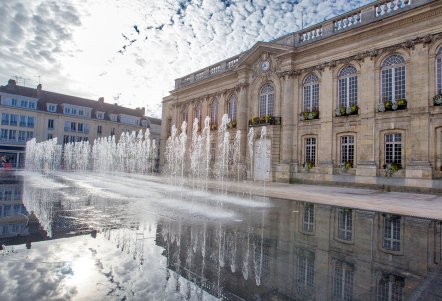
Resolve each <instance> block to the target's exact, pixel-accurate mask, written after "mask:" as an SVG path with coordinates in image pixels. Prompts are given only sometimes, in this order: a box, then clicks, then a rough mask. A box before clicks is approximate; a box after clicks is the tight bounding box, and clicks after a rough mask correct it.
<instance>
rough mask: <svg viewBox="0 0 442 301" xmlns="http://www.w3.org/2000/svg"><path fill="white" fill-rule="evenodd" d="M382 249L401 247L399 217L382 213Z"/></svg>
mask: <svg viewBox="0 0 442 301" xmlns="http://www.w3.org/2000/svg"><path fill="white" fill-rule="evenodd" d="M382 246H383V247H384V249H387V250H392V251H399V250H400V249H401V217H400V216H398V215H389V214H385V215H384V240H383V244H382Z"/></svg>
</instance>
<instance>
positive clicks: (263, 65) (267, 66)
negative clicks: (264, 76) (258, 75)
mask: <svg viewBox="0 0 442 301" xmlns="http://www.w3.org/2000/svg"><path fill="white" fill-rule="evenodd" d="M269 69H270V62H269V61H267V60H265V61H262V62H261V70H262V71H264V72H267V71H269Z"/></svg>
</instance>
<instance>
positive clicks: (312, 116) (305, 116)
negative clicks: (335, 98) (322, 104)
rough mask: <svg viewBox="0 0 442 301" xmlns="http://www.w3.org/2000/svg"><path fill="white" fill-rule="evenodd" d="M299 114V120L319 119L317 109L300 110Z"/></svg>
mask: <svg viewBox="0 0 442 301" xmlns="http://www.w3.org/2000/svg"><path fill="white" fill-rule="evenodd" d="M299 116H300V119H301V120H314V119H319V111H312V112H302V113H301V114H300V115H299Z"/></svg>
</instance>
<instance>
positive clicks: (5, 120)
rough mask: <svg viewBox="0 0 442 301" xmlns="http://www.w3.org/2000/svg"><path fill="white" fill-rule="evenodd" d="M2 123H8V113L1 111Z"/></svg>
mask: <svg viewBox="0 0 442 301" xmlns="http://www.w3.org/2000/svg"><path fill="white" fill-rule="evenodd" d="M2 125H9V114H8V113H2Z"/></svg>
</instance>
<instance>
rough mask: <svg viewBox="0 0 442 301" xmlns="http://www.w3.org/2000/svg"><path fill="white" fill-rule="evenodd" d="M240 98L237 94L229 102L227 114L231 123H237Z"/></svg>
mask: <svg viewBox="0 0 442 301" xmlns="http://www.w3.org/2000/svg"><path fill="white" fill-rule="evenodd" d="M237 102H238V98H237V97H236V95H235V94H233V95H232V96H230V98H229V102H228V103H227V114H228V115H229V120H230V121H236V106H237Z"/></svg>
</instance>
